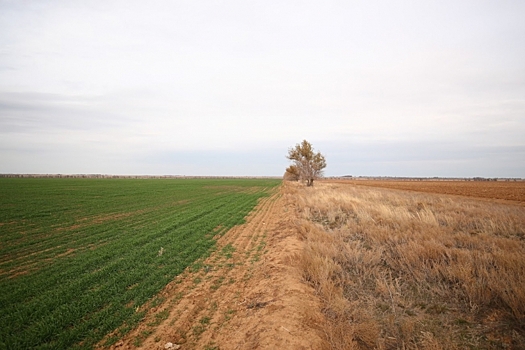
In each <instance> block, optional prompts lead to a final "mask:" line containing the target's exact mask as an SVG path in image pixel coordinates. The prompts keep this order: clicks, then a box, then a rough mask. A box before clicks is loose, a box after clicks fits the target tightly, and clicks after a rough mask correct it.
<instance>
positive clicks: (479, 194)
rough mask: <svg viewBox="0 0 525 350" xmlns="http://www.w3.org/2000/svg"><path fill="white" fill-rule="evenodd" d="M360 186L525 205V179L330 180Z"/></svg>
mask: <svg viewBox="0 0 525 350" xmlns="http://www.w3.org/2000/svg"><path fill="white" fill-rule="evenodd" d="M328 182H331V183H335V182H339V183H347V184H350V183H351V184H354V185H360V186H371V187H383V188H392V189H398V190H409V191H418V192H427V193H439V194H449V195H460V196H467V197H476V198H484V199H489V200H491V201H500V202H501V201H502V200H504V201H508V202H514V203H516V204H520V205H525V181H396V180H329V181H328Z"/></svg>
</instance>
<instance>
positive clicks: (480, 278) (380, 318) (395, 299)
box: [289, 181, 525, 349]
mask: <svg viewBox="0 0 525 350" xmlns="http://www.w3.org/2000/svg"><path fill="white" fill-rule="evenodd" d="M391 188H393V189H391ZM498 188H500V189H501V191H499V192H498V190H497V189H498ZM509 188H510V189H512V188H513V189H514V190H515V191H514V193H515V194H517V196H509V195H510V194H512V191H510V190H509ZM520 188H523V182H521V183H520V182H516V183H496V182H493V183H477V182H466V181H458V182H431V183H425V182H424V181H423V182H410V181H406V182H396V181H355V182H350V181H323V182H319V183H318V185H316V187H315V188H312V189H305V188H301V187H297V186H296V187H295V188H294V187H293V186H290V189H289V190H290V191H292V193H293V196H294V197H295V200H294V202H295V203H297V204H296V208H297V211H296V215H297V216H298V220H297V221H296V223H297V225H298V230H299V233H300V234H301V236H302V237H303V239H304V251H303V253H302V255H301V256H300V257H299V259H298V262H299V265H300V266H301V269H302V271H303V278H304V280H305V281H306V282H307V283H309V284H310V285H311V286H312V287H314V288H315V290H316V294H317V295H318V296H319V297H320V299H321V301H322V305H323V306H322V311H323V314H324V316H325V323H324V327H323V333H324V338H325V341H326V344H327V345H326V348H330V349H370V348H379V349H394V348H405V349H418V348H419V349H421V348H422V349H458V348H459V349H468V348H471V349H501V348H513V349H522V348H523V347H524V345H525V332H524V324H525V323H524V322H525V318H524V315H525V292H524V289H523V286H524V285H525V259H524V256H525V208H523V207H522V205H521V203H520V202H519V199H520V198H521V197H519V193H520V192H519V189H520ZM450 194H453V195H450ZM459 194H461V196H460V195H459ZM489 196H490V197H489ZM474 197H477V198H474ZM479 197H481V198H479ZM489 198H495V199H490V200H489ZM502 199H504V201H502Z"/></svg>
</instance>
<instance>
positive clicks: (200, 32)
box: [0, 1, 525, 176]
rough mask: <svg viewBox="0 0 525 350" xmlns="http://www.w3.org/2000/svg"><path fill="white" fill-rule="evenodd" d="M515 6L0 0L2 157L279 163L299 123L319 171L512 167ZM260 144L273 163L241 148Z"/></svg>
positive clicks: (81, 166)
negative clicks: (323, 164)
mask: <svg viewBox="0 0 525 350" xmlns="http://www.w3.org/2000/svg"><path fill="white" fill-rule="evenodd" d="M523 11H525V5H524V4H522V3H520V2H514V1H502V2H498V3H479V2H477V1H464V2H461V3H457V2H451V1H444V2H425V3H422V2H416V1H414V2H408V3H403V4H402V3H392V2H387V1H377V2H374V1H372V2H343V1H331V2H328V3H319V2H310V1H306V2H305V1H301V2H298V1H284V2H279V3H265V2H261V3H246V2H241V1H229V2H227V3H226V4H219V3H215V2H190V1H177V2H167V1H153V2H148V3H145V2H139V1H126V2H120V1H112V2H107V1H94V2H89V3H67V4H64V3H63V2H58V1H48V2H38V1H27V2H1V3H0V163H1V164H0V172H14V171H19V170H17V169H24V171H29V172H42V171H43V169H49V170H46V171H52V172H53V171H54V170H56V171H57V172H58V171H61V172H65V171H68V172H80V171H81V170H82V171H83V172H85V171H89V170H91V171H92V172H115V173H126V172H129V171H133V172H135V173H150V172H153V171H155V172H157V171H158V172H161V173H168V172H171V171H174V172H177V173H178V172H180V171H181V170H180V168H177V167H175V166H173V163H172V160H173V159H172V158H170V156H165V157H155V156H154V155H176V157H175V156H174V157H175V158H176V159H183V161H184V164H186V165H185V167H184V168H182V170H184V171H185V172H188V173H191V172H194V174H195V175H197V174H199V173H203V174H213V173H214V172H219V171H220V172H222V173H234V172H235V171H245V172H251V173H250V174H251V175H257V174H256V172H262V173H264V174H269V173H270V172H274V173H275V174H277V175H280V174H281V170H279V169H280V167H282V166H283V164H282V159H281V158H280V156H278V153H279V152H277V151H274V150H277V149H281V150H282V152H284V153H285V152H286V150H287V148H288V147H290V146H292V145H293V144H295V143H296V142H300V141H301V140H302V139H304V138H306V139H308V140H309V141H311V142H312V143H314V145H319V149H320V150H321V151H323V148H325V147H326V148H325V149H326V151H327V152H329V153H332V152H333V153H334V154H335V155H336V156H335V158H334V161H333V162H332V163H330V161H329V168H328V169H327V174H329V173H331V174H336V173H338V172H339V171H341V172H343V171H346V170H345V166H343V165H345V164H354V163H355V164H357V163H356V162H359V164H360V167H361V168H358V169H356V170H358V171H359V169H362V171H363V172H368V171H371V170H373V171H374V172H378V173H381V172H385V173H387V172H394V170H392V169H396V170H395V172H396V174H397V173H399V174H400V175H401V173H402V172H403V171H406V174H405V175H410V174H422V173H425V174H427V173H429V174H430V173H432V172H436V173H439V174H448V173H450V174H455V173H456V172H457V171H456V170H457V169H459V168H462V169H463V168H464V171H462V173H465V174H467V173H475V174H476V175H480V176H481V175H482V174H479V173H482V172H484V171H487V172H491V173H492V171H493V169H492V168H491V164H495V162H496V163H497V164H499V165H498V170H497V173H498V174H500V175H501V176H506V174H514V175H513V176H516V174H518V175H519V174H524V175H522V176H525V165H524V166H519V165H516V164H524V163H525V162H524V158H523V153H522V152H521V151H520V149H521V147H523V146H524V141H523V140H522V139H523V137H522V135H523V134H524V133H525V118H524V116H525V98H524V96H525V68H524V66H523V62H524V61H525V46H524V45H522V44H523V43H522V41H523V40H522V38H523V36H524V35H525V22H523V21H522V19H521V16H520V14H521V13H523ZM447 145H453V146H447ZM352 147H357V148H358V149H359V152H358V153H352V152H349V153H346V154H345V153H342V152H339V151H338V150H345V149H349V148H350V149H351V148H352ZM411 147H412V148H414V149H413V150H412V149H411ZM65 149H67V152H65ZM268 150H272V151H268ZM265 152H268V154H272V155H273V156H274V157H276V158H275V163H274V164H275V165H274V166H272V165H271V164H270V162H268V163H265V164H267V165H266V166H264V167H262V166H260V163H258V162H257V160H256V159H258V158H259V159H263V158H264V159H267V158H266V157H263V154H264V153H265ZM250 153H253V154H254V156H253V157H250V156H247V154H250ZM450 154H456V155H458V156H457V157H455V158H453V159H451V158H449V155H450ZM17 155H18V156H17ZM30 155H31V156H30ZM75 155H76V156H75ZM379 155H384V156H379ZM399 155H403V156H399ZM459 155H461V156H459ZM354 157H356V158H354ZM378 157H379V158H378ZM78 159H82V160H83V161H82V162H80V161H78ZM151 159H156V161H155V162H154V163H152V162H151ZM214 159H216V160H219V159H222V160H224V161H221V162H220V163H214V162H213V161H211V160H214ZM498 159H509V161H505V162H503V161H501V162H500V161H499V160H498ZM163 162H164V163H163ZM241 162H244V163H245V164H244V167H241V166H238V165H237V164H240V163H241ZM381 162H383V163H384V166H383V165H381ZM396 162H397V163H396ZM436 162H441V163H440V164H441V165H440V167H436V166H434V165H433V164H437V163H436ZM461 162H463V163H462V164H468V165H465V166H463V167H462V166H458V164H459V163H461ZM335 163H336V164H335ZM210 164H214V165H210ZM337 164H340V165H341V166H338V165H337ZM386 164H389V165H388V166H386ZM330 167H332V168H331V169H333V170H330ZM469 167H470V168H469ZM31 169H32V170H31ZM185 169H186V170H185ZM219 169H220V170H219ZM242 169H244V170H242ZM469 169H470V172H469ZM243 174H246V173H242V174H239V175H243Z"/></svg>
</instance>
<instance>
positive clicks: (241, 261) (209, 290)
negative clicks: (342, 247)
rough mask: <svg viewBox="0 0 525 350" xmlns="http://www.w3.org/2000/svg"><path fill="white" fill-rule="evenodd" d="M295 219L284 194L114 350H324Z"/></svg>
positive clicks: (227, 239)
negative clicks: (299, 259) (298, 261)
mask: <svg viewBox="0 0 525 350" xmlns="http://www.w3.org/2000/svg"><path fill="white" fill-rule="evenodd" d="M293 220H294V219H293V208H292V204H291V203H289V202H288V203H287V201H286V199H285V197H284V196H283V195H282V188H280V189H279V190H277V191H276V193H275V194H273V195H272V196H271V197H269V198H265V199H263V200H262V201H261V202H260V203H259V205H258V207H257V208H256V209H255V210H254V211H253V212H252V214H251V215H250V216H249V217H248V218H247V223H246V224H244V225H241V226H238V227H235V228H233V229H232V230H230V231H228V232H226V233H225V234H224V235H223V236H222V237H220V238H219V239H218V241H217V250H216V251H215V252H214V253H213V254H212V255H211V256H210V257H209V258H207V259H206V260H205V261H203V262H202V265H201V267H200V269H199V270H198V271H195V272H192V271H191V269H188V270H187V271H186V272H185V273H183V274H182V275H181V276H179V277H178V278H177V279H176V280H174V281H173V282H172V283H170V284H169V285H167V286H166V288H165V289H164V290H163V291H162V292H161V294H160V296H159V297H158V300H159V302H157V304H158V305H156V306H154V307H152V306H150V309H149V311H148V313H147V316H146V318H145V320H144V321H143V322H142V323H141V324H140V325H139V327H137V328H136V329H134V330H132V331H131V332H130V333H128V334H127V335H126V336H125V337H124V338H122V339H121V340H119V341H118V342H117V343H116V344H114V345H113V346H111V348H112V349H136V348H139V349H164V348H165V345H166V344H167V343H168V342H171V343H173V344H175V347H176V345H180V349H210V350H211V349H221V350H225V349H319V348H323V347H324V346H323V344H322V340H321V336H320V335H319V329H320V323H321V322H322V319H323V316H322V315H321V314H320V312H319V311H318V310H320V303H319V301H318V300H317V299H316V297H315V296H314V291H313V289H312V288H311V287H309V286H308V285H306V284H305V283H303V282H302V280H301V278H302V277H301V272H300V270H299V269H298V268H296V267H294V261H295V258H294V257H295V256H296V255H297V254H298V253H299V252H300V251H301V249H302V246H301V242H300V240H299V238H298V235H297V231H296V229H295V226H294V223H293ZM102 347H103V346H102V345H101V348H102Z"/></svg>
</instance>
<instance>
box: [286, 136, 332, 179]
mask: <svg viewBox="0 0 525 350" xmlns="http://www.w3.org/2000/svg"><path fill="white" fill-rule="evenodd" d="M286 158H288V159H289V160H291V161H292V162H293V163H294V164H293V165H291V166H290V167H288V168H287V169H286V172H287V173H290V174H294V173H295V174H297V176H298V178H299V179H300V180H303V181H306V186H313V184H314V180H315V179H318V178H319V177H321V176H323V169H324V168H326V160H325V158H324V156H323V155H322V154H321V153H320V152H317V153H315V152H314V149H313V147H312V145H311V144H310V143H309V142H308V141H306V140H303V142H301V143H300V144H299V143H298V144H297V145H295V147H294V148H290V149H289V150H288V156H287V157H286Z"/></svg>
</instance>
